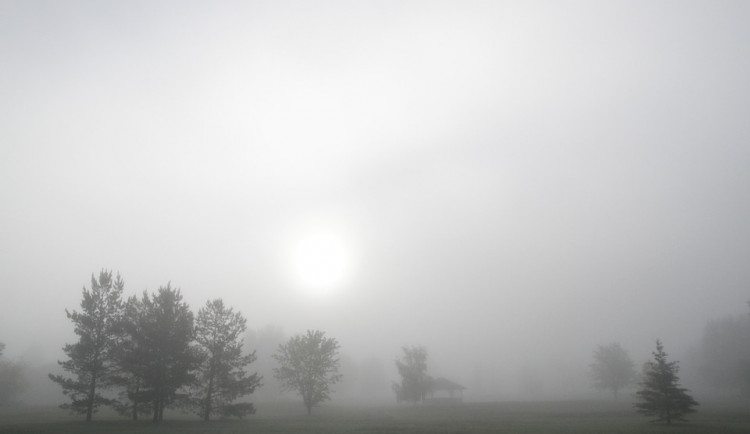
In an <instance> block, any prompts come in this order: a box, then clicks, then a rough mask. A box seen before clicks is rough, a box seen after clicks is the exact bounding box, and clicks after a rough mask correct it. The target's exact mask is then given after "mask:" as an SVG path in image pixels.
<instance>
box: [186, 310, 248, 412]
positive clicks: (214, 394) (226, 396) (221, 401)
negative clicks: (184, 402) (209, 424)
mask: <svg viewBox="0 0 750 434" xmlns="http://www.w3.org/2000/svg"><path fill="white" fill-rule="evenodd" d="M246 324H247V320H246V319H245V318H244V317H243V316H242V314H241V313H240V312H234V311H233V309H232V308H227V307H226V306H224V302H223V301H222V300H221V299H216V300H213V301H209V302H207V303H206V306H204V307H203V308H201V309H200V310H199V311H198V315H197V317H196V319H195V340H196V341H197V342H198V350H199V352H200V355H201V364H200V366H199V368H198V370H197V379H196V380H197V381H196V385H195V387H194V388H193V397H192V400H193V401H194V403H193V405H194V406H195V407H197V413H198V415H199V416H200V417H202V418H203V420H205V421H208V420H209V419H210V418H211V415H213V414H216V413H218V414H220V415H222V416H236V417H240V418H241V417H243V416H245V415H247V414H253V413H255V407H253V405H252V404H251V403H238V404H234V403H233V401H234V400H236V399H237V398H239V397H242V396H245V395H249V394H251V393H253V391H255V388H257V387H258V386H260V380H261V378H260V377H259V376H258V374H257V373H255V374H252V375H248V374H247V371H245V368H246V367H247V366H248V365H249V364H250V363H252V362H254V361H255V352H252V353H251V354H246V355H242V346H243V342H242V335H243V333H244V332H245V330H246V329H247V325H246Z"/></svg>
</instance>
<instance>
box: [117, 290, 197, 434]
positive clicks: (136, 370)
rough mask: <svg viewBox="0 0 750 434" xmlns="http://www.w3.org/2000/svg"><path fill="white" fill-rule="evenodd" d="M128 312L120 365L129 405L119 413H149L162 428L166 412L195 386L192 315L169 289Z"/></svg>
mask: <svg viewBox="0 0 750 434" xmlns="http://www.w3.org/2000/svg"><path fill="white" fill-rule="evenodd" d="M125 311H126V316H125V320H124V321H123V322H122V330H123V336H122V339H121V342H120V348H119V350H118V352H117V359H118V368H119V372H118V380H119V381H118V383H119V384H120V385H122V386H124V387H125V391H124V393H123V394H122V395H124V396H125V397H127V402H126V403H124V402H120V403H119V405H118V406H117V407H116V408H117V409H118V410H119V411H120V412H121V413H125V414H130V415H132V417H133V419H136V418H137V417H138V415H139V414H141V413H143V412H146V411H149V410H150V412H151V415H152V420H153V422H161V421H162V420H163V419H164V409H165V408H166V407H169V406H173V405H179V404H181V400H182V398H183V396H181V395H180V394H179V393H178V390H179V389H181V388H183V387H186V386H189V385H190V384H192V382H193V380H194V376H193V374H192V372H193V370H194V369H195V368H196V367H197V365H198V362H199V357H198V353H197V351H196V348H195V347H194V346H193V345H192V342H193V338H194V329H193V325H194V322H193V321H194V320H193V313H192V312H191V311H190V307H189V306H188V305H187V303H184V302H183V301H182V295H181V294H180V290H179V289H172V287H171V286H170V285H169V284H168V285H167V286H166V287H161V288H159V290H158V291H157V292H156V293H155V294H152V295H149V294H148V293H147V292H144V293H143V296H142V298H141V299H140V300H139V299H136V298H135V297H133V298H130V299H129V300H128V303H127V305H126V309H125ZM149 406H150V409H148V407H149Z"/></svg>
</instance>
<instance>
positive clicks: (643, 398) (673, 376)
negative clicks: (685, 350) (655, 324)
mask: <svg viewBox="0 0 750 434" xmlns="http://www.w3.org/2000/svg"><path fill="white" fill-rule="evenodd" d="M653 355H654V360H653V361H648V362H646V364H645V365H644V366H643V380H642V382H641V388H640V390H638V392H636V402H635V408H636V411H638V412H639V413H642V414H644V415H646V416H656V421H666V422H667V425H669V424H671V423H672V420H681V421H684V420H685V419H684V418H683V415H685V414H689V413H694V412H695V407H696V406H697V405H698V403H697V402H696V401H695V399H693V397H692V396H690V395H689V394H688V390H687V389H684V388H682V387H680V385H679V377H678V376H677V372H678V371H679V366H678V362H668V361H667V353H665V352H664V346H663V345H662V343H661V341H660V340H657V341H656V351H655V352H654V353H653Z"/></svg>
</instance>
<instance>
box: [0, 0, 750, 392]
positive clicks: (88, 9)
mask: <svg viewBox="0 0 750 434" xmlns="http://www.w3.org/2000/svg"><path fill="white" fill-rule="evenodd" d="M749 22H750V3H748V2H740V1H703V2H694V1H643V2H638V1H622V2H615V1H607V2H595V1H591V2H571V1H567V2H559V1H549V2H520V1H519V2H499V1H498V2H471V1H461V2H458V1H456V2H437V1H424V2H416V1H414V2H408V1H406V2H402V1H393V2H389V1H386V2H328V1H326V2H313V1H304V2H302V1H301V2H277V1H271V2H250V1H238V2H227V1H210V2H208V1H206V2H189V1H171V2H170V1H158V2H155V1H7V0H2V1H0V203H1V204H2V208H1V210H2V212H1V213H0V246H1V247H0V276H1V277H2V279H1V280H2V282H1V283H0V285H2V286H1V288H2V289H0V291H1V292H2V301H1V302H0V341H3V342H6V343H7V348H6V352H7V353H8V354H9V355H12V356H21V355H23V354H24V353H25V352H29V351H32V349H33V351H35V354H40V353H41V354H42V355H44V356H45V357H49V358H50V359H54V358H56V357H60V356H59V354H58V353H59V348H60V347H61V346H62V345H63V344H64V343H65V342H71V341H72V339H73V335H72V326H71V324H70V323H69V321H68V320H67V319H66V318H65V312H64V310H65V309H66V308H67V309H76V308H78V303H79V302H80V297H81V288H82V287H83V285H86V286H87V287H88V286H89V279H90V275H91V273H92V272H96V273H98V271H99V270H100V269H102V268H106V269H113V270H115V271H119V272H120V273H122V276H123V277H124V279H125V281H126V292H127V294H128V295H132V294H139V293H141V292H142V291H143V290H149V291H152V290H156V289H157V288H158V287H159V286H161V285H165V284H166V283H167V282H169V281H171V283H172V285H173V286H176V287H179V288H181V289H182V292H183V294H184V296H185V298H186V300H187V301H188V302H189V303H190V304H191V306H193V308H194V309H196V310H197V308H198V307H199V306H201V305H202V304H204V303H205V301H206V300H207V299H209V298H214V297H222V298H224V300H225V301H226V302H227V303H229V304H230V305H232V306H234V307H235V308H236V309H239V310H241V311H242V312H243V313H244V314H245V315H246V316H247V317H248V325H249V327H250V328H258V327H262V326H264V325H266V324H277V325H280V326H281V327H283V329H284V331H285V332H286V333H287V334H289V335H291V334H294V333H297V332H301V331H304V330H305V329H308V328H320V329H322V330H325V331H327V332H328V335H330V336H333V337H337V338H338V339H339V340H340V341H341V343H342V350H343V351H345V352H347V351H348V352H350V353H352V354H358V355H360V356H362V357H365V356H369V355H371V354H375V355H379V356H380V357H382V358H383V359H384V360H386V361H390V360H392V359H393V358H395V357H397V356H398V351H399V347H400V346H401V345H405V344H422V345H425V346H427V348H428V350H430V354H431V356H430V357H431V359H430V360H431V362H432V363H433V366H435V367H436V369H440V367H441V366H442V367H443V369H444V370H446V371H451V369H452V370H453V371H455V370H458V369H459V368H450V367H449V365H450V366H464V367H465V366H470V365H471V364H474V363H476V360H481V359H485V360H489V361H490V362H489V363H493V362H492V360H496V361H497V360H503V361H504V363H507V364H508V366H521V365H523V364H524V363H527V362H528V361H529V360H538V359H540V358H560V359H564V360H567V359H569V360H582V361H583V363H588V360H589V358H590V355H591V351H592V350H593V348H594V346H595V345H596V344H603V343H608V342H611V341H619V342H621V343H622V344H623V346H624V347H625V348H627V349H629V350H630V351H631V354H632V356H633V357H634V359H636V360H637V361H638V363H640V362H641V361H642V360H644V359H645V358H646V357H648V356H649V351H650V350H651V348H652V347H653V343H654V341H655V340H656V338H657V337H658V338H661V339H662V340H663V341H664V342H665V345H666V348H667V351H668V352H669V350H670V348H684V347H686V346H688V345H690V344H692V343H693V342H696V341H697V340H698V339H699V337H700V333H701V331H702V329H703V327H704V325H705V323H706V321H707V320H709V319H714V318H717V317H721V316H724V315H728V314H741V313H744V312H746V306H745V305H744V303H745V302H746V301H747V300H748V299H750V265H749V264H750V121H749V119H750V81H749V80H748V77H750V43H749V42H750V26H748V23H749ZM315 233H328V234H333V236H335V237H337V239H339V240H340V241H341V244H342V245H343V246H344V250H345V252H346V253H345V255H346V260H347V266H346V271H345V273H344V276H343V278H342V279H341V280H340V281H339V282H337V284H336V285H335V286H336V287H335V288H332V289H331V291H329V292H326V293H324V294H321V293H319V292H315V291H310V290H309V288H305V284H304V282H301V281H299V279H297V278H295V272H294V260H293V256H294V254H293V252H294V249H295V246H296V245H297V244H298V243H299V242H300V240H302V239H304V238H305V237H307V236H309V235H310V234H315ZM447 360H450V364H449V363H447V362H446V361H447ZM389 363H390V362H389ZM454 363H455V364H454ZM498 363H499V362H498ZM514 363H515V364H514ZM508 369H511V370H512V369H515V368H512V367H511V368H508ZM445 375H453V376H454V377H455V376H456V375H459V376H460V374H456V373H455V372H446V373H445Z"/></svg>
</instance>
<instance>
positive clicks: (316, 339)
mask: <svg viewBox="0 0 750 434" xmlns="http://www.w3.org/2000/svg"><path fill="white" fill-rule="evenodd" d="M338 350H339V344H338V341H336V339H333V338H326V337H325V333H323V332H322V331H319V330H315V331H313V330H308V331H307V334H305V335H297V336H294V337H292V338H290V339H289V341H287V343H286V344H284V345H279V348H278V350H277V352H276V354H275V355H274V359H276V361H277V362H278V363H279V367H277V368H275V369H274V376H275V377H276V378H277V379H278V380H279V382H280V383H281V385H282V388H283V389H284V390H287V391H297V392H299V394H300V395H302V400H303V401H304V403H305V407H306V408H307V414H308V415H309V414H310V413H311V411H312V408H313V407H314V406H316V405H318V404H319V403H321V402H323V401H325V400H327V399H330V392H331V390H330V386H331V385H332V384H335V383H336V382H338V381H339V380H340V379H341V375H340V374H339V373H338V371H339V367H340V362H339V359H338V357H337V356H338Z"/></svg>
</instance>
